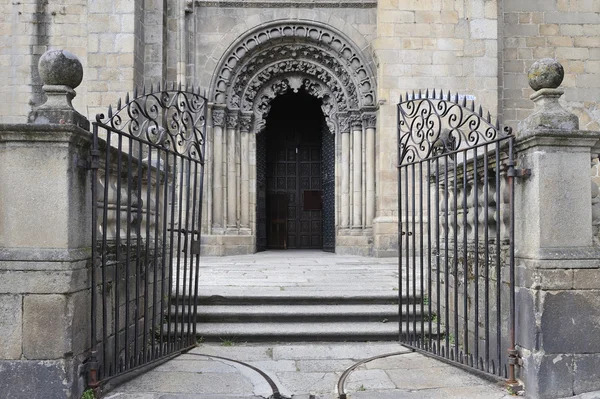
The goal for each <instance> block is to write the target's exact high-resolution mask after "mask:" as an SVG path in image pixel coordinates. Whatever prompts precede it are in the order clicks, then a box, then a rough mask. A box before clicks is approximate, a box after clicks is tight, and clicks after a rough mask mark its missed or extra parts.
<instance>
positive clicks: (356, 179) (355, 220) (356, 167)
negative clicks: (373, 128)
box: [351, 115, 363, 230]
mask: <svg viewBox="0 0 600 399" xmlns="http://www.w3.org/2000/svg"><path fill="white" fill-rule="evenodd" d="M351 124H352V229H353V230H359V229H362V227H363V226H362V183H363V181H362V122H361V119H360V116H359V115H352V119H351Z"/></svg>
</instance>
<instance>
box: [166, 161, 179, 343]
mask: <svg viewBox="0 0 600 399" xmlns="http://www.w3.org/2000/svg"><path fill="white" fill-rule="evenodd" d="M171 176H172V183H171V184H172V185H171V215H170V217H171V232H170V234H169V311H168V312H169V315H168V317H167V348H168V351H169V352H172V351H173V350H174V348H175V343H176V339H177V337H176V335H177V307H178V306H179V302H177V300H178V299H179V296H178V295H177V294H178V293H179V290H178V288H177V287H178V286H177V284H178V283H179V282H178V281H177V279H178V278H179V270H178V271H177V273H176V278H175V280H173V245H174V236H175V198H176V197H175V194H176V191H175V187H176V186H177V155H176V154H175V153H174V154H173V171H172V174H171ZM178 235H179V234H178ZM173 281H175V282H173ZM173 284H176V285H175V303H174V304H173V303H172V301H173ZM172 310H174V315H173V316H174V317H175V321H174V324H175V325H174V326H173V327H174V328H173V329H172V328H171V326H172V324H171V323H172V317H171V313H172ZM171 331H173V333H172V332H171ZM171 338H173V342H171Z"/></svg>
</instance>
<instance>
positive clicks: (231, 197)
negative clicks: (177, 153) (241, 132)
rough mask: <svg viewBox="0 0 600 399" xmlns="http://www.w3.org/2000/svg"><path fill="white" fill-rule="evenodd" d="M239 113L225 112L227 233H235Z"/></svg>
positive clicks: (236, 222)
mask: <svg viewBox="0 0 600 399" xmlns="http://www.w3.org/2000/svg"><path fill="white" fill-rule="evenodd" d="M238 118H239V114H238V112H237V111H235V112H232V113H229V114H227V155H226V156H225V158H226V159H227V233H228V234H232V233H236V232H237V229H238V220H237V201H238V197H237V169H236V162H237V159H236V158H237V157H236V154H237V151H236V139H237V134H236V133H237V127H238Z"/></svg>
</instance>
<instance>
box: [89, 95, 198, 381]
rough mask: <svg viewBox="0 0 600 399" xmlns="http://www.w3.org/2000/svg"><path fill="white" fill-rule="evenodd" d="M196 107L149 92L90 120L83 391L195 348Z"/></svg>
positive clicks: (188, 99)
mask: <svg viewBox="0 0 600 399" xmlns="http://www.w3.org/2000/svg"><path fill="white" fill-rule="evenodd" d="M206 105H207V100H206V97H205V96H203V95H201V94H200V92H199V91H198V90H197V89H193V88H190V87H186V88H183V87H182V86H181V85H178V86H176V85H175V84H172V85H170V86H169V87H167V85H166V84H165V85H162V87H161V85H158V86H157V87H152V86H151V87H150V88H149V90H146V89H145V88H144V89H143V90H142V91H141V92H139V93H138V91H137V90H135V91H134V92H133V95H132V96H131V98H130V97H129V94H127V96H126V97H125V101H124V103H123V104H122V103H121V100H119V102H118V104H117V106H116V108H115V109H114V110H113V109H112V107H109V109H108V114H107V116H105V115H103V114H99V115H98V116H97V118H96V121H95V122H94V123H93V148H92V196H93V204H94V209H93V210H92V223H93V226H94V228H93V233H92V234H93V236H92V242H93V245H92V258H93V262H94V263H93V265H94V267H93V273H92V277H91V278H92V287H93V289H92V309H91V312H92V313H91V323H92V325H91V327H92V337H91V343H92V350H91V356H90V359H89V362H88V364H89V379H88V382H89V385H90V386H91V387H98V386H99V385H101V384H103V383H105V382H107V381H108V380H111V379H113V378H114V377H118V376H122V375H124V374H127V373H129V372H131V371H135V370H140V369H141V368H143V367H144V366H147V365H150V364H152V363H155V362H157V361H160V360H164V359H166V358H168V357H170V356H173V355H174V354H177V353H179V352H181V351H183V350H185V349H187V348H190V347H192V346H194V345H195V344H196V336H195V332H196V323H195V321H196V313H197V310H196V307H197V306H196V299H195V298H196V296H197V293H198V277H199V276H198V270H199V255H200V251H199V242H200V223H201V217H202V188H203V176H204V154H205V142H206V140H205V132H206V131H205V127H206Z"/></svg>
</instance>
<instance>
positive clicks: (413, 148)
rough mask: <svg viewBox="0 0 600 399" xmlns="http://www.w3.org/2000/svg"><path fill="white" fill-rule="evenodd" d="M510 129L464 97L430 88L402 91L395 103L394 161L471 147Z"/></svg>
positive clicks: (417, 158)
mask: <svg viewBox="0 0 600 399" xmlns="http://www.w3.org/2000/svg"><path fill="white" fill-rule="evenodd" d="M511 134H512V129H511V128H510V127H508V126H507V127H505V128H504V131H502V130H501V129H500V125H499V123H498V122H496V124H493V123H492V118H491V115H490V113H489V112H488V113H487V115H486V116H484V113H483V109H482V107H481V106H480V107H479V109H478V110H477V111H476V110H475V102H474V101H473V102H471V104H470V106H468V105H467V98H466V96H459V95H458V94H456V95H452V94H450V92H448V93H447V94H445V93H443V92H442V91H438V92H436V91H435V90H433V91H432V92H429V90H427V91H426V92H425V93H422V92H421V91H419V92H418V93H414V92H413V93H412V94H410V93H406V95H405V96H401V98H400V103H399V104H398V146H399V152H398V154H399V157H398V164H399V165H403V164H408V163H412V162H417V161H421V160H425V159H427V158H430V157H433V156H438V155H441V154H447V153H451V152H454V151H458V150H464V149H468V148H472V147H475V146H478V145H481V144H485V143H492V142H494V141H496V140H498V139H501V138H504V137H507V136H510V135H511Z"/></svg>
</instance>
